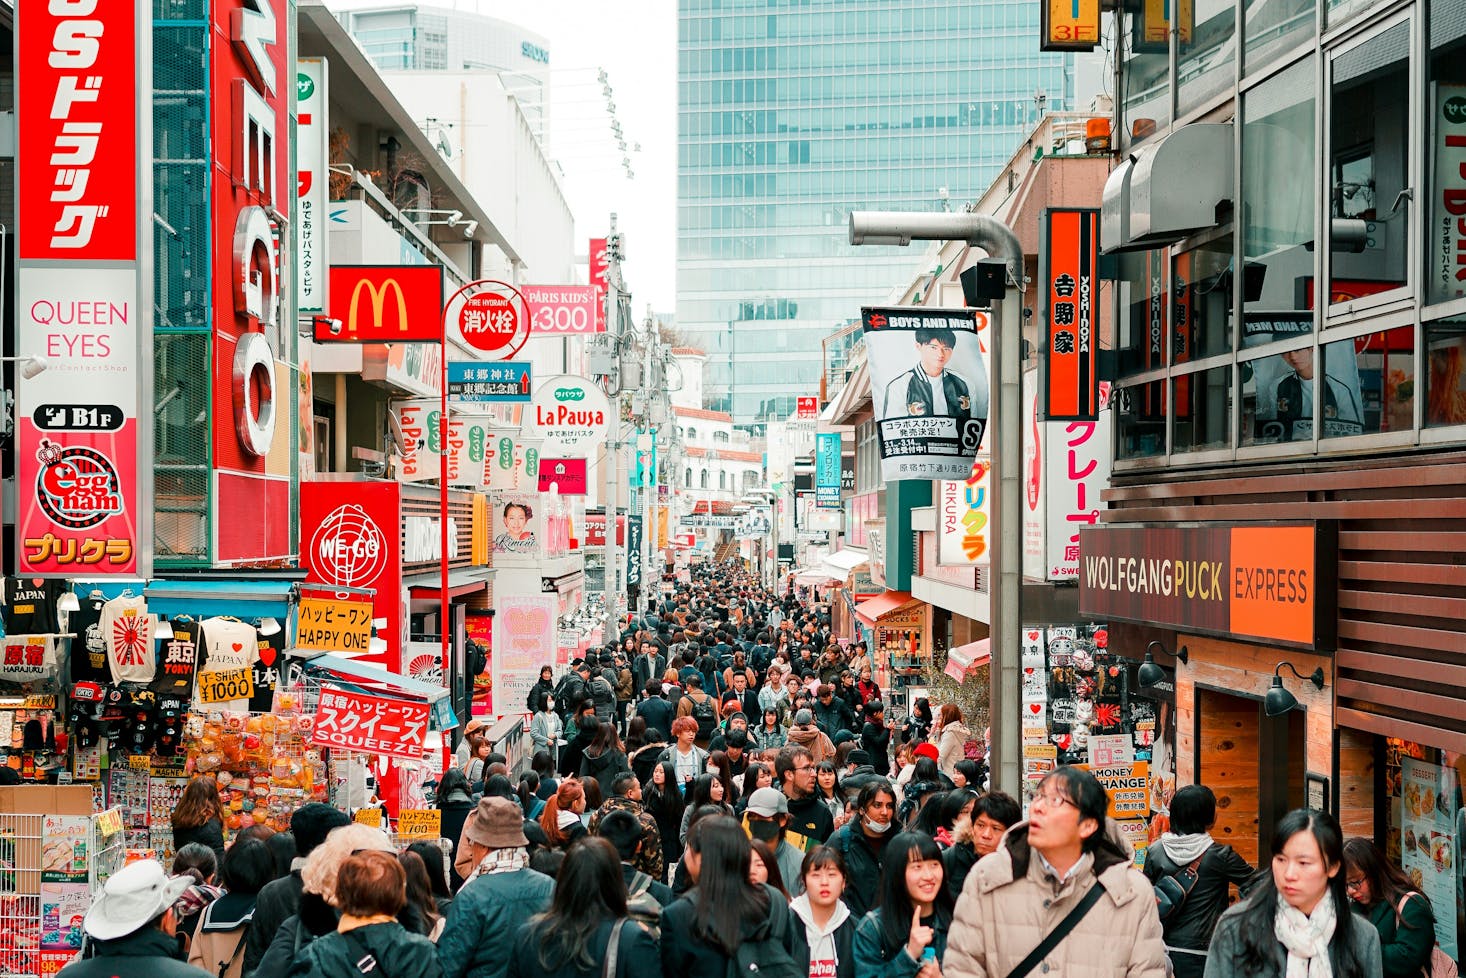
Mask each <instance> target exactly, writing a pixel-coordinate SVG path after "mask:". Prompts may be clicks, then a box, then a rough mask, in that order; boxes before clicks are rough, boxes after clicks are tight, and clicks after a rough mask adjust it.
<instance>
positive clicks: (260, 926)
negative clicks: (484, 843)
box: [244, 768, 467, 975]
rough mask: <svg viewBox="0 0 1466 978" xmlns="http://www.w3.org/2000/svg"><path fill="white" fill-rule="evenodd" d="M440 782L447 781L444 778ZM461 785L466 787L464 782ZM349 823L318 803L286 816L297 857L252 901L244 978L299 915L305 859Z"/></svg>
mask: <svg viewBox="0 0 1466 978" xmlns="http://www.w3.org/2000/svg"><path fill="white" fill-rule="evenodd" d="M449 773H456V774H457V775H458V777H459V778H460V779H462V777H463V772H462V771H459V770H458V769H457V768H452V769H450V771H449ZM444 780H445V781H446V780H448V779H447V776H446V775H445V777H444ZM463 783H464V784H465V785H467V781H464V782H463ZM350 821H351V819H350V818H348V817H347V815H346V813H345V812H343V811H341V810H340V809H339V808H333V807H332V806H330V805H326V804H322V803H321V802H318V801H313V802H310V803H309V804H306V805H302V806H301V807H299V808H297V809H296V810H295V814H293V815H291V816H290V833H291V834H292V835H294V836H295V851H296V853H297V855H296V857H295V859H294V860H292V862H291V864H290V875H289V876H286V877H284V878H283V879H278V880H275V881H273V882H271V883H266V884H265V887H264V889H262V890H260V894H259V896H258V897H257V898H256V899H255V910H254V917H253V918H252V922H251V925H250V928H249V938H248V939H247V940H246V942H245V945H244V973H245V974H246V975H248V974H251V973H253V972H254V970H255V969H256V968H258V967H259V966H260V959H262V958H263V957H264V956H265V952H266V951H267V950H269V948H270V941H272V940H274V938H275V932H276V931H277V930H279V929H280V925H281V924H283V923H285V921H286V920H287V919H288V918H290V917H293V916H295V914H296V912H297V911H299V909H300V894H301V891H302V890H303V889H304V888H305V884H304V883H302V882H301V880H300V871H301V870H302V869H303V868H305V861H306V858H307V857H308V856H309V855H310V854H311V853H312V852H315V850H316V847H317V846H319V845H320V844H321V843H322V842H325V841H326V836H327V835H329V834H330V832H331V830H332V829H334V828H336V827H337V826H340V825H346V824H348V823H349V822H350ZM444 831H445V832H446V831H447V830H446V829H445V830H444ZM452 838H453V839H455V840H456V839H457V838H458V836H457V835H456V834H455V835H453V836H452Z"/></svg>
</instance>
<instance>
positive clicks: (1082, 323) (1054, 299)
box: [1038, 207, 1099, 421]
mask: <svg viewBox="0 0 1466 978" xmlns="http://www.w3.org/2000/svg"><path fill="white" fill-rule="evenodd" d="M1042 230H1043V234H1042V236H1041V241H1040V243H1039V248H1038V279H1039V289H1038V294H1039V315H1040V318H1041V320H1042V323H1043V329H1044V333H1043V336H1044V341H1043V342H1042V343H1040V344H1039V357H1038V364H1039V397H1040V403H1039V410H1040V413H1041V414H1042V415H1043V416H1044V417H1045V418H1048V419H1049V420H1052V421H1093V420H1095V418H1097V417H1098V416H1099V318H1098V312H1099V301H1098V300H1099V296H1098V294H1097V293H1098V290H1099V278H1098V265H1099V211H1097V210H1093V209H1085V210H1068V209H1059V208H1055V207H1050V208H1048V209H1046V210H1045V211H1044V219H1043V226H1042Z"/></svg>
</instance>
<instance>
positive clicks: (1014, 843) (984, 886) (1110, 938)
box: [942, 767, 1166, 978]
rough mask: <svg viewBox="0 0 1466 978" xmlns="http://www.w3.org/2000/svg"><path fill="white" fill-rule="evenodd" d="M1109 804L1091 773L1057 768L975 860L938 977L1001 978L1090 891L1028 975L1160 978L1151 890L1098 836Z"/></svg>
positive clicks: (1117, 845) (1112, 838)
mask: <svg viewBox="0 0 1466 978" xmlns="http://www.w3.org/2000/svg"><path fill="white" fill-rule="evenodd" d="M1108 804H1109V798H1108V796H1107V795H1106V794H1105V790H1104V788H1103V786H1101V785H1100V783H1099V782H1098V781H1096V780H1095V778H1094V775H1092V774H1090V773H1089V772H1088V771H1083V770H1080V769H1079V768H1072V767H1062V768H1059V769H1058V770H1057V771H1055V772H1054V773H1053V774H1051V775H1049V776H1048V778H1046V779H1045V780H1044V782H1043V783H1042V784H1041V785H1040V786H1039V791H1038V794H1036V795H1035V796H1034V800H1033V804H1032V806H1031V810H1030V811H1031V814H1030V817H1029V820H1028V821H1027V822H1019V823H1018V824H1017V825H1015V826H1013V827H1012V828H1011V829H1009V830H1008V833H1007V834H1006V835H1005V836H1004V837H1003V842H1002V844H1000V845H999V846H998V849H997V851H996V852H994V853H991V854H990V855H987V856H984V857H983V858H982V860H981V861H979V862H978V864H977V866H976V868H974V869H973V870H972V872H971V874H969V875H968V877H967V883H966V884H965V885H964V886H963V888H962V896H961V897H960V898H959V899H958V901H957V909H956V912H955V914H954V916H953V920H952V928H951V930H950V931H949V933H948V935H947V953H946V956H945V958H943V960H942V973H943V975H944V976H945V978H1008V976H1009V974H1010V973H1011V972H1012V971H1013V969H1014V968H1016V967H1017V966H1018V965H1019V964H1020V963H1021V962H1022V961H1023V960H1024V959H1025V958H1027V957H1028V955H1029V953H1030V952H1031V951H1033V950H1034V949H1035V948H1037V947H1038V946H1039V944H1040V943H1041V942H1042V941H1043V939H1044V937H1045V936H1046V935H1048V933H1049V932H1050V931H1052V930H1053V929H1054V928H1055V927H1056V926H1058V924H1059V922H1060V921H1061V920H1063V919H1064V918H1065V917H1066V916H1068V914H1069V911H1070V910H1072V909H1074V907H1075V905H1076V904H1078V903H1079V902H1080V901H1081V900H1083V899H1084V896H1085V894H1086V893H1088V892H1089V889H1090V887H1091V886H1095V885H1098V886H1099V887H1101V888H1102V889H1103V894H1102V895H1101V896H1100V899H1099V901H1098V902H1097V903H1096V904H1094V906H1093V907H1092V908H1091V909H1090V910H1089V912H1088V913H1087V914H1086V915H1085V917H1084V918H1083V919H1082V920H1080V921H1079V923H1078V925H1077V926H1075V928H1074V930H1073V931H1072V932H1070V933H1069V935H1068V936H1067V937H1065V938H1064V939H1063V940H1062V941H1061V942H1060V943H1059V944H1058V946H1056V947H1055V948H1054V949H1053V950H1052V951H1050V952H1049V953H1048V954H1047V955H1045V956H1044V958H1043V959H1042V960H1041V961H1039V962H1036V963H1035V964H1034V965H1033V967H1032V969H1031V971H1030V972H1029V973H1028V975H1027V976H1025V975H1015V976H1013V978H1030V976H1031V978H1042V976H1051V978H1165V974H1166V955H1165V948H1164V946H1163V945H1162V943H1161V921H1160V917H1159V915H1158V914H1157V913H1156V902H1155V891H1154V890H1152V889H1151V886H1150V883H1149V881H1147V880H1146V878H1145V876H1144V875H1143V874H1141V872H1140V871H1139V870H1137V869H1134V868H1133V866H1132V864H1131V853H1130V851H1129V846H1127V845H1126V844H1125V843H1124V841H1123V840H1122V839H1120V838H1119V837H1118V835H1114V834H1112V833H1110V832H1108V831H1105V826H1106V822H1107V819H1106V817H1105V811H1106V808H1107V807H1108Z"/></svg>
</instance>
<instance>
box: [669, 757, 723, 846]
mask: <svg viewBox="0 0 1466 978" xmlns="http://www.w3.org/2000/svg"><path fill="white" fill-rule="evenodd" d="M727 797H728V796H727V795H726V794H724V792H723V782H722V781H721V780H719V779H718V778H717V777H716V776H715V775H712V774H702V775H699V776H698V779H697V780H696V781H694V782H693V783H692V790H691V791H689V792H688V793H687V810H686V811H684V812H683V813H682V824H681V825H680V826H678V827H677V834H678V836H679V837H680V838H681V839H682V840H683V842H684V843H685V842H686V841H687V830H688V829H689V828H691V825H690V824H689V818H690V817H691V815H692V813H693V812H694V811H696V810H697V809H699V808H702V807H703V806H704V805H712V806H714V807H715V808H719V809H722V810H723V812H724V814H726V815H732V814H733V806H732V805H730V804H728V802H727Z"/></svg>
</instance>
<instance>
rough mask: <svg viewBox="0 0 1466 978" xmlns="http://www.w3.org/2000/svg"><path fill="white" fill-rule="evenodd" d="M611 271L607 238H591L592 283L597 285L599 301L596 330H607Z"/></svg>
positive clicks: (599, 331)
mask: <svg viewBox="0 0 1466 978" xmlns="http://www.w3.org/2000/svg"><path fill="white" fill-rule="evenodd" d="M610 272H611V261H610V258H609V257H608V256H607V254H606V239H605V238H591V239H590V284H591V285H593V286H595V289H596V295H597V296H598V297H599V300H600V301H599V302H598V303H597V304H596V332H597V333H604V332H605V331H606V277H607V276H608V275H609V274H610Z"/></svg>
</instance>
